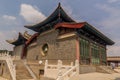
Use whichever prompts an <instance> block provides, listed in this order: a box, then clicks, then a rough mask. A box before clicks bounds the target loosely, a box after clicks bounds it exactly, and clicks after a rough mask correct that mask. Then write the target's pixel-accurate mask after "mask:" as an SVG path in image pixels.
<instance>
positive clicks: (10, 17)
mask: <svg viewBox="0 0 120 80" xmlns="http://www.w3.org/2000/svg"><path fill="white" fill-rule="evenodd" d="M2 17H3V18H4V19H8V20H16V17H15V16H9V15H3V16H2Z"/></svg>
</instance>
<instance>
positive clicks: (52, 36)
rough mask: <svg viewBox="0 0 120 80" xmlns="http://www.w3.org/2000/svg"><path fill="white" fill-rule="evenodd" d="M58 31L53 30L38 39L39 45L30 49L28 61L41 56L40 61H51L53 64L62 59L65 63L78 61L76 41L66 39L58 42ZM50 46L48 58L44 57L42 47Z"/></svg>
mask: <svg viewBox="0 0 120 80" xmlns="http://www.w3.org/2000/svg"><path fill="white" fill-rule="evenodd" d="M57 37H58V31H57V30H53V31H50V32H48V33H45V34H41V35H39V36H38V38H37V45H36V46H34V47H28V55H27V59H29V60H33V59H35V56H37V55H39V59H40V60H46V59H47V60H49V61H50V62H51V63H52V62H53V63H54V62H55V61H57V60H58V59H61V60H63V61H64V63H69V62H71V61H73V60H75V59H76V39H75V38H74V37H72V38H66V39H61V40H57ZM46 43H47V44H48V47H49V50H48V54H47V56H42V46H43V45H44V44H46Z"/></svg>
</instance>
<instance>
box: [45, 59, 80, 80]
mask: <svg viewBox="0 0 120 80" xmlns="http://www.w3.org/2000/svg"><path fill="white" fill-rule="evenodd" d="M49 70H51V71H55V70H56V71H57V76H56V80H69V79H70V78H71V77H73V76H74V75H76V74H79V61H78V60H76V61H75V65H73V62H71V65H67V66H66V65H62V61H61V60H58V64H57V65H49V64H48V60H46V61H45V68H44V76H45V77H49V76H48V72H49Z"/></svg>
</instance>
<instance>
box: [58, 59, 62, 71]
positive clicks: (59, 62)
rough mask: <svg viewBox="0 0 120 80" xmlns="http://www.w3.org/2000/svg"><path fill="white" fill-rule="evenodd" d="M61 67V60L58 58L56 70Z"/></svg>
mask: <svg viewBox="0 0 120 80" xmlns="http://www.w3.org/2000/svg"><path fill="white" fill-rule="evenodd" d="M61 67H62V61H61V60H58V65H57V68H58V70H60V69H61Z"/></svg>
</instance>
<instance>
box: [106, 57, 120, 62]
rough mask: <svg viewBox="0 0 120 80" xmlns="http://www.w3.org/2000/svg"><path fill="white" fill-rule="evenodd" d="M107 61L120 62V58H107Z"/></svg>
mask: <svg viewBox="0 0 120 80" xmlns="http://www.w3.org/2000/svg"><path fill="white" fill-rule="evenodd" d="M107 61H120V56H110V57H107Z"/></svg>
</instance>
